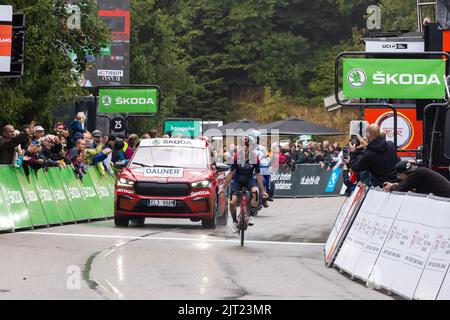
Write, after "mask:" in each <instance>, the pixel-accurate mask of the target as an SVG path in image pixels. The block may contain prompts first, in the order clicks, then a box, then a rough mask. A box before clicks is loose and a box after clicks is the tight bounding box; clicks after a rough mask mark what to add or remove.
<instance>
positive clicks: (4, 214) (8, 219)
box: [0, 166, 14, 231]
mask: <svg viewBox="0 0 450 320" xmlns="http://www.w3.org/2000/svg"><path fill="white" fill-rule="evenodd" d="M3 171H4V170H3V167H2V166H0V175H2V173H3ZM6 199H7V195H6V188H5V187H3V179H2V180H0V231H12V230H14V221H13V219H12V216H11V211H10V209H9V203H8V201H7V200H6Z"/></svg>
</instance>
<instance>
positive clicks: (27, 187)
mask: <svg viewBox="0 0 450 320" xmlns="http://www.w3.org/2000/svg"><path fill="white" fill-rule="evenodd" d="M30 172H31V174H30V176H29V177H28V178H27V176H26V175H25V172H24V171H23V169H16V170H15V173H16V177H17V180H18V181H19V184H20V188H21V190H22V196H23V198H24V200H25V204H26V206H27V208H28V215H29V216H30V219H31V223H32V224H33V227H37V226H46V225H48V224H49V223H48V220H47V217H46V214H45V212H44V208H43V207H42V203H41V199H40V197H39V196H38V191H37V189H36V176H35V175H34V171H33V170H30Z"/></svg>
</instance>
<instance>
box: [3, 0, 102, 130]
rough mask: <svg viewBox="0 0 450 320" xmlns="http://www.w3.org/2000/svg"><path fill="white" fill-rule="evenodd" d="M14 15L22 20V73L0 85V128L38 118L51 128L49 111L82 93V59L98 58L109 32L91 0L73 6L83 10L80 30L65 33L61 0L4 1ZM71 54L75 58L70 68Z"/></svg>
mask: <svg viewBox="0 0 450 320" xmlns="http://www.w3.org/2000/svg"><path fill="white" fill-rule="evenodd" d="M5 2H6V3H7V4H11V5H13V7H14V11H15V12H21V13H24V14H25V15H26V36H25V39H26V44H25V74H24V76H23V77H22V78H16V79H2V80H0V88H1V90H0V110H1V112H0V123H14V124H16V125H19V124H23V123H29V122H30V121H31V120H33V119H38V120H40V122H41V123H42V124H44V125H50V121H51V120H52V119H51V112H52V107H53V106H55V105H56V104H57V103H58V102H60V101H61V100H62V99H71V98H73V97H75V96H77V95H79V94H81V93H82V92H81V89H80V87H79V77H80V72H81V71H82V70H83V69H84V54H85V52H86V51H90V52H92V53H93V54H98V53H99V52H100V48H101V47H102V46H103V45H104V44H105V43H107V42H108V41H109V31H108V30H107V27H106V26H105V25H104V24H103V22H102V21H101V20H100V18H99V17H98V15H97V6H96V4H95V2H94V1H93V0H79V1H76V2H75V3H76V4H78V5H79V6H80V9H81V11H82V17H81V30H69V29H68V28H67V24H66V22H67V19H68V17H69V14H68V13H67V12H66V10H65V8H64V5H65V3H66V1H64V0H57V1H53V0H8V1H5ZM70 50H73V51H74V52H75V53H76V54H77V55H78V56H79V57H80V59H78V60H77V61H76V65H75V66H74V65H73V63H72V62H71V60H70V59H69V55H68V53H69V51H70Z"/></svg>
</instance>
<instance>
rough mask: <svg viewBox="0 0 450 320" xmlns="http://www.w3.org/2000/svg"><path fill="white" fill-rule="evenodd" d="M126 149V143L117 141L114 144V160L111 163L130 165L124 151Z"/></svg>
mask: <svg viewBox="0 0 450 320" xmlns="http://www.w3.org/2000/svg"><path fill="white" fill-rule="evenodd" d="M124 147H125V142H124V141H123V140H120V139H117V141H116V142H115V144H114V149H113V152H112V158H111V162H112V163H114V164H116V163H118V162H121V163H123V164H124V165H126V164H127V163H128V159H127V158H126V157H125V152H124V151H123V148H124Z"/></svg>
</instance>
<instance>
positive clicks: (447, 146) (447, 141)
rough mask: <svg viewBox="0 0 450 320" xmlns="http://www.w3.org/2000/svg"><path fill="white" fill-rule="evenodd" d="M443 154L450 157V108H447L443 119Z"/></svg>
mask: <svg viewBox="0 0 450 320" xmlns="http://www.w3.org/2000/svg"><path fill="white" fill-rule="evenodd" d="M444 156H445V157H446V158H447V159H450V109H447V116H446V119H445V137H444Z"/></svg>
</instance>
